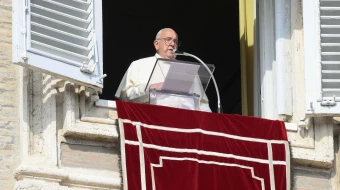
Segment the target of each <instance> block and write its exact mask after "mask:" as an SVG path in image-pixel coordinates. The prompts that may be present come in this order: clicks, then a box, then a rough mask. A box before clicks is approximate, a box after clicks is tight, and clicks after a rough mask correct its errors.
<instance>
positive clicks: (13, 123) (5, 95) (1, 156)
mask: <svg viewBox="0 0 340 190" xmlns="http://www.w3.org/2000/svg"><path fill="white" fill-rule="evenodd" d="M11 60H12V1H11V0H0V189H13V187H14V182H15V179H14V177H13V170H14V169H15V168H16V167H17V166H18V164H19V163H20V146H19V141H20V138H19V94H18V84H19V76H18V70H19V67H18V66H14V65H12V63H11Z"/></svg>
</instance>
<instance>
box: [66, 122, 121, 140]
mask: <svg viewBox="0 0 340 190" xmlns="http://www.w3.org/2000/svg"><path fill="white" fill-rule="evenodd" d="M63 135H64V136H65V137H78V138H79V137H80V138H86V139H92V140H96V139H98V140H109V141H111V140H115V139H118V132H117V126H116V125H108V124H100V123H92V122H91V123H89V122H83V121H80V122H77V123H76V124H75V125H72V126H69V127H67V128H66V129H64V130H63Z"/></svg>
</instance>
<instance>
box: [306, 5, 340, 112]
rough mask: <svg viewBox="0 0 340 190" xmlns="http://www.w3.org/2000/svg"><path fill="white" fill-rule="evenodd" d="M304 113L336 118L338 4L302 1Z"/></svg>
mask: <svg viewBox="0 0 340 190" xmlns="http://www.w3.org/2000/svg"><path fill="white" fill-rule="evenodd" d="M303 23H304V24H303V26H304V36H305V38H304V43H305V44H304V49H305V84H306V112H307V114H322V115H340V1H334V0H320V1H318V0H316V1H314V0H304V1H303Z"/></svg>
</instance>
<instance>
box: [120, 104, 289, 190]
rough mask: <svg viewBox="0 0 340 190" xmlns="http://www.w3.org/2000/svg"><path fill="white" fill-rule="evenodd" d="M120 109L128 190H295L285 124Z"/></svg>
mask: <svg viewBox="0 0 340 190" xmlns="http://www.w3.org/2000/svg"><path fill="white" fill-rule="evenodd" d="M116 104H117V110H118V117H119V128H120V139H121V162H122V171H123V172H122V177H123V186H124V189H126V190H127V189H129V190H139V189H141V190H156V189H157V190H175V189H176V190H181V189H183V190H189V189H190V190H191V189H192V190H217V189H223V190H225V189H237V190H239V189H251V190H257V189H258V190H264V189H270V190H286V189H290V164H289V161H290V155H289V153H290V152H289V145H288V141H287V133H286V129H285V126H284V123H283V122H281V121H273V120H266V119H261V118H254V117H247V116H239V115H229V114H217V113H206V112H200V111H190V110H183V109H176V108H170V107H163V106H155V105H148V104H137V103H128V102H124V101H116Z"/></svg>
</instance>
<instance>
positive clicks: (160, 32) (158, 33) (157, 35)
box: [155, 28, 178, 40]
mask: <svg viewBox="0 0 340 190" xmlns="http://www.w3.org/2000/svg"><path fill="white" fill-rule="evenodd" d="M164 30H173V29H172V28H163V29H161V30H160V31H158V32H157V34H156V38H155V40H157V39H159V38H160V37H161V34H162V32H163V31H164ZM173 31H175V30H173ZM175 33H176V32H175ZM176 36H177V38H178V34H177V33H176Z"/></svg>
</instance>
